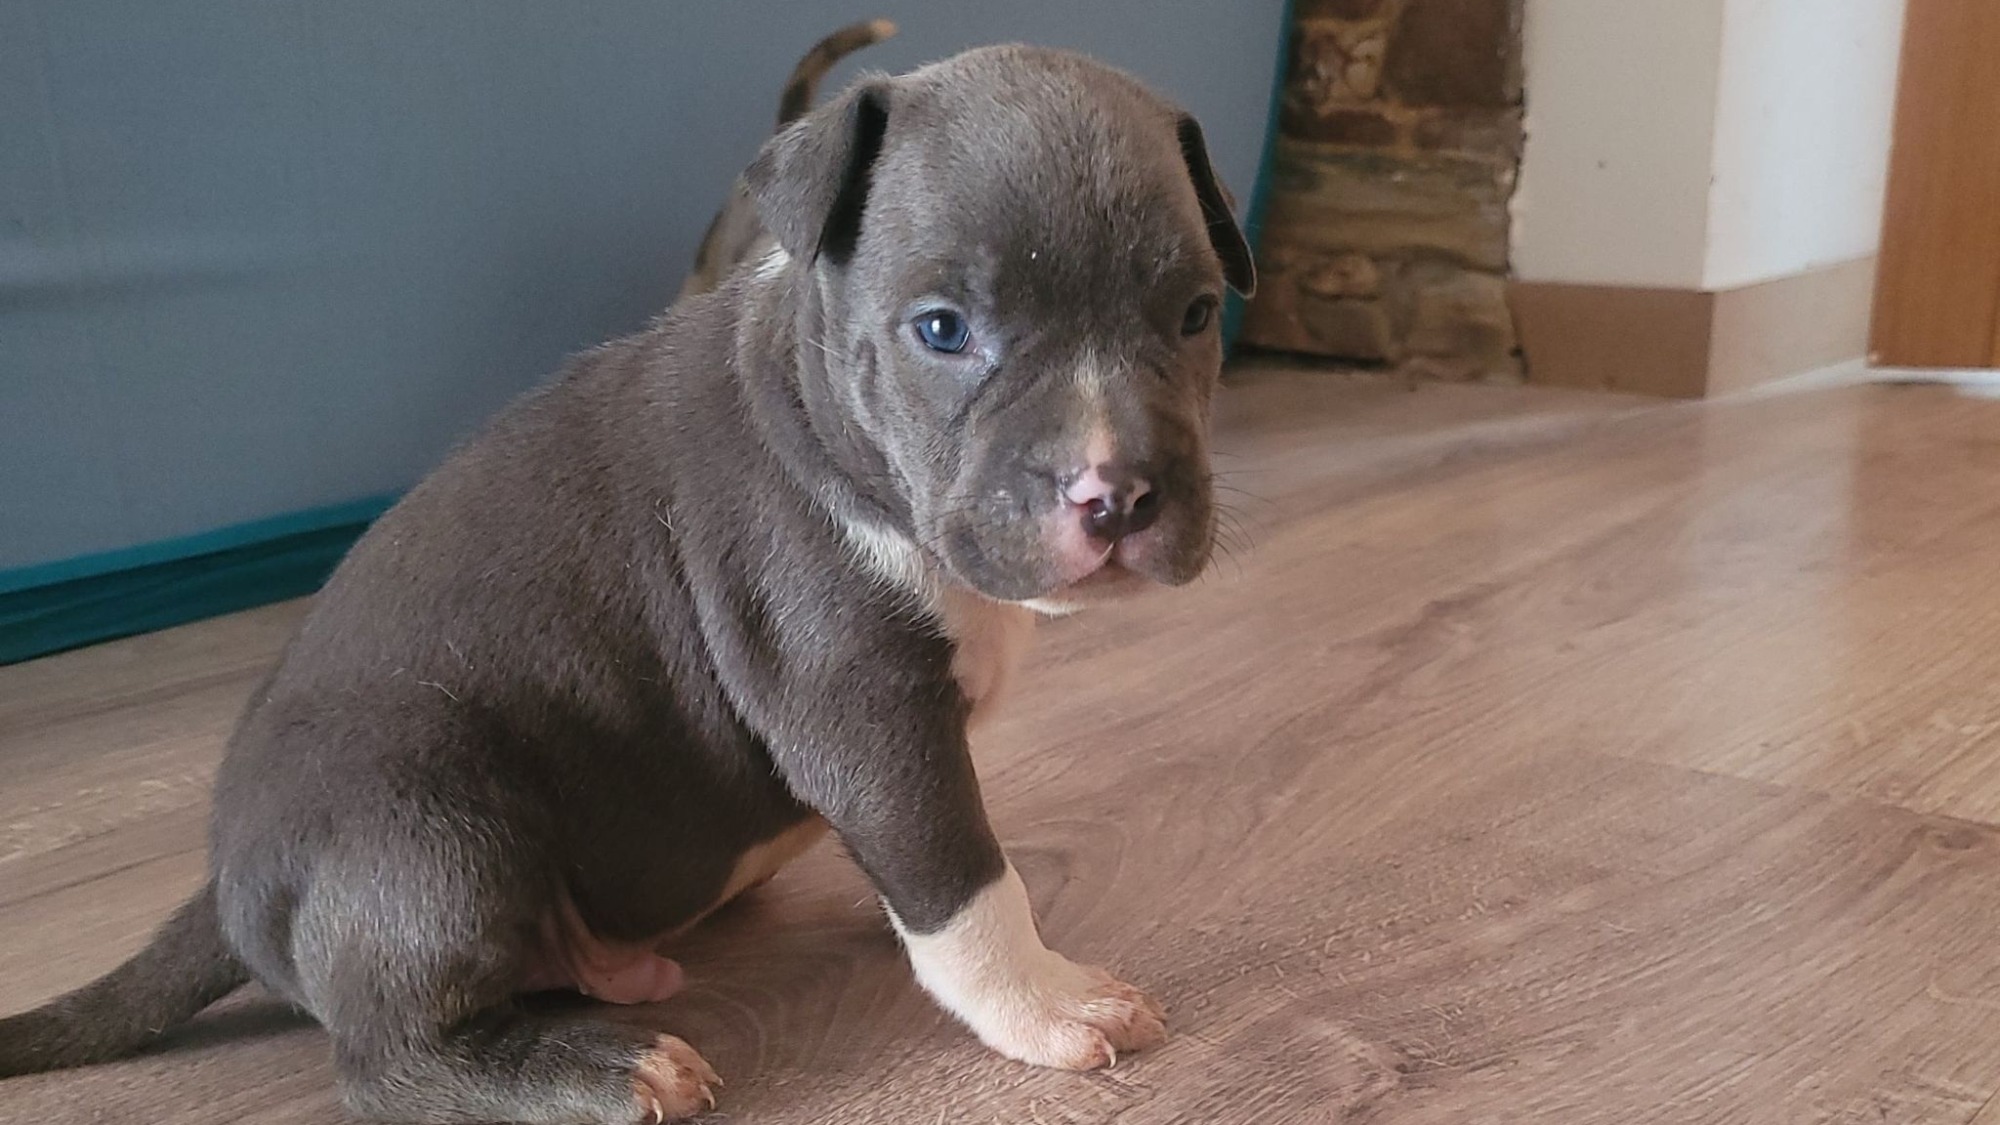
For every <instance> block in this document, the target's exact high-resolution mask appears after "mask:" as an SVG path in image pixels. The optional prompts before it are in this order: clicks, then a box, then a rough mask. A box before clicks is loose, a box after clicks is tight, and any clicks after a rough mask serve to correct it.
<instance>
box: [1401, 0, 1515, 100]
mask: <svg viewBox="0 0 2000 1125" xmlns="http://www.w3.org/2000/svg"><path fill="white" fill-rule="evenodd" d="M1514 41H1515V34H1514V28H1513V16H1512V13H1511V11H1510V2H1509V0H1409V2H1408V4H1407V5H1406V6H1405V7H1404V8H1403V12H1402V15H1401V16H1400V17H1398V18H1397V20H1396V28H1395V31H1394V33H1393V34H1392V35H1391V36H1390V41H1389V51H1388V57H1387V58H1386V59H1385V60H1384V62H1383V70H1382V77H1383V88H1384V89H1385V90H1386V91H1387V92H1388V93H1389V94H1390V95H1392V96H1393V97H1395V98H1396V99H1398V100H1399V101H1402V102H1403V103H1405V104H1407V105H1440V106H1504V105H1507V104H1509V103H1510V102H1511V101H1512V100H1513V98H1512V96H1511V93H1512V91H1511V89H1510V87H1511V86H1512V85H1513V82H1512V79H1511V71H1512V69H1513V54H1514V52H1515V50H1516V47H1515V43H1514Z"/></svg>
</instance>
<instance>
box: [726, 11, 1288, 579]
mask: <svg viewBox="0 0 2000 1125" xmlns="http://www.w3.org/2000/svg"><path fill="white" fill-rule="evenodd" d="M746 178H747V181H748V183H749V185H750V190H751V194H752V196H753V198H754V199H755V200H756V202H757V206H758V210H759V213H760V215H761V216H762V218H763V220H764V222H765V224H766V226H768V227H769V229H770V231H771V233H772V234H773V235H774V236H775V237H776V239H777V241H778V243H779V245H780V246H781V247H782V249H783V251H784V252H785V253H786V254H787V255H788V256H789V258H790V264H789V266H788V267H787V268H789V269H790V270H792V271H795V280H797V281H799V283H801V284H803V285H804V286H805V287H806V288H805V290H804V300H805V301H806V302H807V309H808V313H807V316H806V319H805V321H804V322H803V323H804V324H806V325H807V328H806V329H805V331H808V332H816V333H818V334H819V336H820V338H819V339H815V340H811V341H809V343H810V344H811V345H813V346H812V347H810V348H808V349H807V350H808V352H809V353H811V352H815V351H816V352H817V353H818V355H817V356H814V355H810V354H809V355H808V359H809V360H811V361H812V362H813V363H814V364H818V363H819V362H820V359H821V358H822V357H823V360H824V363H823V367H822V368H821V369H822V370H824V372H825V373H826V376H827V379H828V382H829V384H830V385H829V388H828V390H829V393H831V394H832V395H833V397H834V400H835V401H836V402H837V403H838V409H839V413H840V414H841V421H842V424H843V426H844V427H845V428H847V429H849V430H850V431H851V435H852V437H853V438H854V440H856V441H858V442H859V443H861V444H863V445H865V446H866V447H867V450H868V453H869V460H870V462H871V463H872V464H874V465H877V466H879V471H878V472H870V473H866V474H863V475H864V476H865V477H867V478H868V479H858V480H855V481H851V482H849V484H850V485H851V486H852V487H854V488H855V489H857V490H858V491H860V492H861V493H862V494H864V495H866V496H867V497H868V498H869V499H870V500H871V501H873V502H874V503H875V504H876V505H877V506H878V507H879V508H880V509H881V510H882V511H885V512H888V513H891V516H892V518H893V520H894V521H895V522H896V523H898V524H900V525H902V526H900V527H898V528H897V529H896V530H898V531H900V532H902V533H903V534H905V535H907V536H908V537H909V538H910V539H911V540H912V541H914V542H915V543H917V544H919V545H921V547H922V549H924V550H925V551H927V552H928V553H929V554H930V555H931V556H932V557H933V558H935V559H936V560H937V562H939V563H940V564H942V566H943V568H944V569H945V570H946V572H947V573H948V574H950V575H951V577H952V578H953V579H955V580H956V581H959V582H962V583H964V584H965V585H967V586H970V587H972V588H973V589H975V590H977V591H979V592H981V593H983V594H985V595H987V596H989V597H993V598H997V599H1002V600H1008V601H1026V600H1032V599H1037V598H1043V599H1053V600H1056V601H1059V602H1073V601H1081V600H1088V599H1089V598H1091V597H1093V596H1101V595H1102V594H1104V593H1110V592H1114V591H1116V590H1119V589H1122V588H1127V587H1130V586H1133V585H1139V584H1143V582H1144V580H1151V581H1154V582H1162V583H1172V584H1178V583H1182V582H1186V581H1188V580H1190V579H1192V578H1194V577H1195V576H1196V575H1197V574H1199V573H1200V572H1201V570H1202V569H1203V568H1204V567H1205V566H1206V565H1207V562H1208V556H1209V550H1210V546H1211V542H1212V537H1213V534H1214V522H1215V508H1214V501H1213V495H1212V490H1211V486H1210V479H1209V478H1210V471H1209V459H1208V422H1209V402H1210V396H1211V394H1212V392H1213V390H1214V388H1215V385H1216V380H1217V374H1218V371H1219V369H1220V366H1221V362H1222V345H1221V335H1220V321H1221V307H1222V297H1223V291H1224V287H1225V286H1228V287H1231V288H1234V289H1236V290H1238V291H1239V292H1242V293H1246V294H1247V293H1248V292H1250V290H1251V289H1252V287H1253V284H1254V270H1253V266H1252V263H1251V258H1250V251H1249V248H1248V246H1247V245H1246V244H1245V242H1244V239H1243V235H1242V232H1241V231H1240V230H1239V229H1238V228H1237V226H1236V222H1235V220H1234V218H1233V217H1232V216H1231V214H1230V204H1229V199H1228V196H1227V194H1226V193H1225V192H1224V190H1223V188H1222V186H1221V185H1220V184H1219V183H1218V182H1217V180H1216V177H1215V173H1214V171H1213V169H1212V168H1211V167H1210V166H1209V161H1208V154H1207V151H1206V149H1205V147H1204V145H1203V142H1202V134H1201V129H1200V126H1198V125H1197V124H1195V122H1194V119H1193V118H1191V117H1189V116H1187V115H1186V114H1184V113H1181V112H1180V111H1179V110H1177V109H1175V108H1174V107H1173V106H1172V105H1170V104H1168V103H1167V102H1165V101H1163V100H1161V99H1160V98H1158V97H1157V96H1155V95H1153V94H1152V93H1150V92H1148V91H1147V90H1145V89H1144V88H1143V87H1141V86H1140V85H1139V84H1137V83H1136V82H1134V81H1133V80H1132V79H1130V78H1128V77H1126V76H1125V75H1123V74H1121V73H1119V72H1117V71H1114V70H1111V69H1109V68H1107V67H1104V66H1101V65H1098V64H1096V63H1093V62H1090V61H1089V60H1087V59H1084V58H1081V57H1079V56H1075V55H1070V54H1066V53H1062V52H1056V51H1048V50H1040V49H1033V48H1024V47H998V48H987V49H983V50H979V51H973V52H970V53H967V54H964V55H960V56H957V57H956V58H953V59H950V60H947V61H945V62H942V63H938V64H935V65H933V66H930V67H926V68H924V69H922V70H919V71H916V72H914V73H912V74H909V75H905V76H903V77H900V78H893V79H890V78H871V79H864V80H862V81H861V82H860V83H858V84H857V85H855V86H854V87H852V88H850V89H849V90H848V91H847V92H846V93H844V94H843V95H842V96H840V97H839V98H838V99H836V100H834V101H832V102H830V103H828V104H827V105H826V106H824V107H822V108H821V109H820V110H818V111H816V112H815V113H813V114H811V115H810V116H808V117H807V118H805V119H803V120H801V121H799V122H798V123H796V124H795V125H793V126H792V127H790V128H789V129H787V130H785V131H784V132H783V133H780V134H779V135H778V136H776V137H774V138H773V139H772V140H771V141H770V142H769V143H768V144H767V145H766V146H765V147H764V150H763V152H762V153H760V154H759V156H758V158H757V161H756V162H755V163H754V164H753V165H752V166H751V168H750V170H749V172H748V174H747V177H746Z"/></svg>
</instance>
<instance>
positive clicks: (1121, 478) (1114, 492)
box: [1063, 463, 1160, 541]
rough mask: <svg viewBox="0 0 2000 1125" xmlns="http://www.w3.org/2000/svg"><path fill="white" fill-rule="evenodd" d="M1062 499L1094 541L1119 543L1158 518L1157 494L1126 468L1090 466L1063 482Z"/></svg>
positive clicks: (1144, 480)
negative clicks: (1066, 501) (1117, 541)
mask: <svg viewBox="0 0 2000 1125" xmlns="http://www.w3.org/2000/svg"><path fill="white" fill-rule="evenodd" d="M1063 496H1064V498H1065V499H1067V500H1068V501H1069V502H1070V506H1071V507H1072V508H1075V509H1076V511H1077V514H1078V515H1079V516H1080V517H1081V518H1082V520H1083V529H1084V530H1085V531H1086V532H1089V533H1090V534H1091V535H1092V536H1094V537H1096V538H1098V539H1108V540H1113V541H1116V540H1119V539H1123V538H1124V537H1126V536H1127V535H1137V534H1138V533H1139V532H1142V531H1144V530H1146V529H1147V528H1149V527H1151V526H1153V521H1154V520H1156V519H1158V518H1159V517H1160V494H1159V493H1157V492H1155V491H1153V486H1152V485H1151V484H1150V483H1149V482H1148V481H1147V480H1146V479H1145V478H1144V477H1142V476H1139V475H1138V474H1137V473H1134V472H1133V471H1132V470H1131V469H1130V468H1128V467H1126V466H1124V465H1120V464H1116V463H1110V464H1103V465H1093V466H1091V467H1090V468H1088V469H1085V470H1083V471H1082V472H1080V473H1076V474H1074V475H1072V476H1070V477H1067V478H1065V479H1064V482H1063Z"/></svg>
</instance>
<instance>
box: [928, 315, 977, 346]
mask: <svg viewBox="0 0 2000 1125" xmlns="http://www.w3.org/2000/svg"><path fill="white" fill-rule="evenodd" d="M917 339H919V340H922V341H923V342H924V346H925V347H927V348H929V349H930V350H932V351H934V352H943V353H945V354H946V355H957V354H958V353H959V352H962V351H964V350H965V345H966V342H967V341H969V340H970V339H972V329H971V328H970V327H969V326H968V325H967V324H966V323H965V318H964V317H962V316H960V315H958V314H957V313H955V312H952V311H951V310H949V309H932V310H931V311H930V312H927V313H922V314H919V315H918V317H917Z"/></svg>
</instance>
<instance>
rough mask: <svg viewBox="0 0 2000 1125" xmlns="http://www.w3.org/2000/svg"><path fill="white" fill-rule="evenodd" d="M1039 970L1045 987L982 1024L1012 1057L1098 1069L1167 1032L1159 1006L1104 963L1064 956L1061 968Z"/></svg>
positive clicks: (992, 1043)
mask: <svg viewBox="0 0 2000 1125" xmlns="http://www.w3.org/2000/svg"><path fill="white" fill-rule="evenodd" d="M1049 956H1051V957H1055V956H1056V955H1055V954H1050V955H1049ZM1057 959H1058V960H1061V958H1059V957H1058V958H1057ZM1037 975H1038V976H1042V980H1041V981H1038V982H1037V983H1038V984H1040V985H1041V987H1038V988H1036V989H1034V991H1033V993H1031V994H1030V995H1028V996H1022V997H1018V998H1015V1004H1013V1005H1010V1006H1011V1007H1013V1008H1014V1010H1013V1011H1011V1012H1009V1013H1007V1014H1006V1015H1005V1016H1004V1017H1003V1018H1000V1019H994V1020H991V1026H989V1027H981V1028H977V1030H978V1031H979V1032H980V1037H981V1038H982V1039H983V1040H985V1042H986V1045H987V1046H989V1047H992V1048H993V1049H994V1050H996V1051H998V1052H1000V1053H1001V1054H1003V1055H1006V1056H1007V1057H1008V1058H1010V1059H1018V1060H1020V1061H1021V1062H1025V1063H1032V1064H1034V1065H1036V1066H1052V1067H1060V1068H1061V1069H1064V1070H1095V1069H1097V1068H1098V1067H1105V1066H1111V1065H1113V1064H1115V1063H1116V1062H1117V1061H1118V1057H1119V1056H1120V1055H1123V1054H1129V1053H1131V1052H1133V1051H1142V1050H1145V1049H1146V1048H1148V1047H1157V1046H1159V1045H1160V1044H1161V1043H1162V1042H1164V1041H1165V1040H1166V1038H1167V1025H1166V1015H1165V1013H1164V1012H1162V1011H1161V1010H1160V1006H1159V1005H1158V1004H1155V1003H1154V1002H1153V1001H1152V1000H1151V999H1150V998H1148V997H1147V996H1146V994H1145V993H1143V992H1140V991H1139V990H1138V989H1136V988H1133V987H1132V986H1131V985H1129V984H1126V983H1125V982H1124V981H1121V980H1118V979H1117V978H1115V977H1113V976H1112V975H1111V974H1109V973H1106V972H1104V971H1103V970H1102V969H1094V968H1088V967H1086V966H1083V965H1077V964H1073V963H1071V962H1069V961H1066V960H1064V961H1062V968H1061V969H1060V970H1057V971H1054V972H1050V973H1048V974H1047V975H1045V976H1044V975H1042V974H1037ZM999 1014H1000V1013H988V1015H989V1017H990V1016H992V1015H999ZM980 1022H988V1021H985V1020H982V1021H980Z"/></svg>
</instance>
